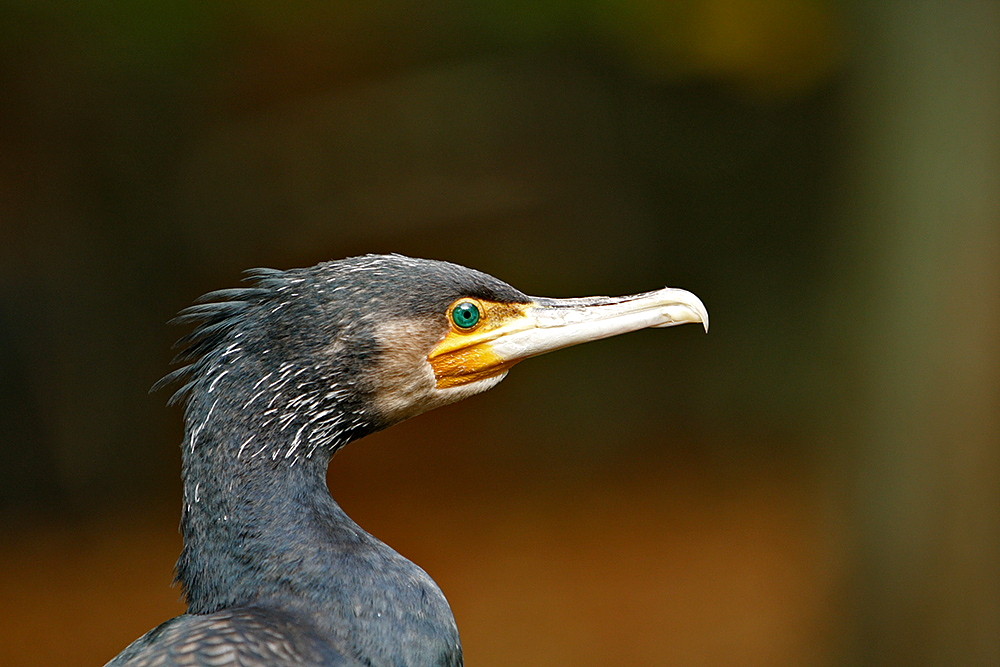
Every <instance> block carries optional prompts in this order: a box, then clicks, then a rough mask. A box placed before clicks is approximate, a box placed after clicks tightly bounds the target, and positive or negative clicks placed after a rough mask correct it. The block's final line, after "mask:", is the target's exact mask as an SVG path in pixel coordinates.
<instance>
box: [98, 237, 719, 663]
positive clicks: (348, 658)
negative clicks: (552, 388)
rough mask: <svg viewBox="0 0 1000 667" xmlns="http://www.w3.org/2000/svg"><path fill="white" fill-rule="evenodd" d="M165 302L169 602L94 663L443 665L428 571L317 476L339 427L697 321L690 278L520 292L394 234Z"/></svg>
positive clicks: (342, 440) (457, 653)
mask: <svg viewBox="0 0 1000 667" xmlns="http://www.w3.org/2000/svg"><path fill="white" fill-rule="evenodd" d="M246 274H247V275H246V280H247V284H246V285H244V286H241V287H236V288H230V289H222V290H218V291H214V292H209V293H208V294H206V295H204V296H203V297H201V298H200V299H198V300H196V301H195V303H194V305H192V306H190V307H188V308H186V309H184V310H182V311H180V313H179V314H178V316H177V317H176V318H175V319H174V320H172V321H173V322H175V323H179V324H186V325H194V326H193V328H192V330H191V331H190V333H188V334H187V335H185V336H184V337H182V338H181V339H180V340H179V341H178V346H179V347H180V348H181V349H180V352H179V354H178V356H177V358H176V359H175V363H176V364H178V366H177V368H175V370H173V371H172V372H170V373H169V374H168V375H166V376H165V377H164V378H163V379H162V380H160V381H159V382H158V383H156V385H154V387H153V388H154V389H158V388H161V387H165V386H168V385H172V386H175V387H178V388H177V389H176V391H175V393H174V394H173V396H172V397H171V399H170V403H172V404H174V403H183V405H184V436H183V440H182V443H181V451H182V465H181V475H182V480H183V508H182V518H181V533H182V536H183V549H182V552H181V555H180V557H179V559H178V562H177V567H176V580H177V582H179V583H180V585H181V587H182V589H183V592H184V596H185V599H186V603H187V611H186V613H184V614H182V615H180V616H177V617H175V618H172V619H170V620H168V621H166V622H164V623H162V624H161V625H159V626H158V627H156V628H154V629H152V630H150V631H149V632H147V633H146V634H145V635H143V636H142V637H140V638H139V639H137V640H135V641H134V642H132V643H131V644H130V645H128V646H127V647H126V648H125V649H124V650H123V651H122V652H121V653H120V654H119V655H118V656H117V657H115V658H113V659H112V660H111V661H110V662H109V663H107V665H108V666H113V667H124V666H128V667H147V666H154V665H183V666H188V665H190V666H203V665H213V666H217V665H244V666H253V667H256V666H264V665H268V666H272V667H285V666H292V665H367V666H369V667H381V666H388V665H392V666H397V667H398V666H409V667H430V666H440V667H457V666H460V665H462V664H463V657H462V644H461V641H460V638H459V633H458V627H457V625H456V622H455V618H454V615H453V614H452V611H451V608H450V606H449V604H448V601H447V599H446V598H445V596H444V594H443V592H442V591H441V589H440V588H439V587H438V585H437V584H436V583H435V582H434V581H433V580H432V579H431V577H430V576H428V575H427V573H426V572H424V570H423V569H421V568H420V567H419V566H418V565H416V564H414V563H412V562H410V561H409V560H407V559H406V558H404V557H403V556H401V555H399V554H398V553H396V552H395V551H394V550H393V549H392V548H390V547H389V546H387V545H386V544H384V543H383V542H381V541H380V540H378V539H377V538H375V537H374V536H372V535H371V534H369V533H368V532H366V531H365V530H364V529H362V528H361V527H360V526H359V525H358V524H356V523H355V522H354V521H353V520H352V519H351V518H350V517H349V516H348V515H347V514H346V513H345V512H344V511H343V510H342V509H341V508H340V506H339V505H338V504H337V502H336V501H335V500H334V499H333V497H332V495H331V493H330V491H329V489H328V487H327V481H326V473H327V468H328V466H329V464H330V460H331V457H332V456H333V455H334V454H335V453H336V452H337V451H338V450H339V449H340V448H341V447H343V446H344V445H346V444H347V443H349V442H352V441H354V440H357V439H359V438H362V437H364V436H365V435H368V434H370V433H373V432H376V431H379V430H381V429H384V428H386V427H389V426H391V425H393V424H396V423H398V422H400V421H402V420H404V419H408V418H410V417H413V416H416V415H418V414H420V413H423V412H426V411H428V410H431V409H433V408H435V407H439V406H443V405H446V404H449V403H453V402H455V401H458V400H461V399H463V398H466V397H468V396H472V395H474V394H478V393H481V392H483V391H486V390H488V389H490V388H491V387H494V386H495V385H496V384H497V383H498V382H500V381H501V380H502V379H503V378H504V377H505V376H506V375H507V373H508V371H509V370H510V369H511V367H512V366H514V365H515V364H517V363H518V362H520V361H522V360H524V359H527V358H529V357H533V356H536V355H539V354H542V353H545V352H549V351H552V350H556V349H560V348H564V347H568V346H570V345H575V344H577V343H583V342H586V341H591V340H597V339H600V338H606V337H609V336H615V335H618V334H622V333H626V332H630V331H634V330H637V329H643V328H646V327H669V326H674V325H678V324H684V323H700V324H702V325H703V326H704V328H705V331H706V332H707V331H708V313H707V311H706V309H705V306H704V305H703V304H702V302H701V301H700V300H699V299H698V297H696V296H695V295H694V294H692V293H690V292H688V291H685V290H682V289H674V288H663V289H659V290H655V291H651V292H645V293H642V294H635V295H630V296H623V297H585V298H573V299H555V298H543V297H531V296H527V295H526V294H524V293H522V292H521V291H519V290H517V289H515V288H514V287H512V286H510V285H508V284H507V283H505V282H503V281H501V280H499V279H497V278H494V277H492V276H490V275H488V274H486V273H483V272H480V271H477V270H474V269H469V268H466V267H463V266H460V265H458V264H453V263H449V262H444V261H439V260H430V259H417V258H411V257H406V256H403V255H398V254H391V255H363V256H358V257H351V258H347V259H340V260H333V261H327V262H322V263H320V264H318V265H316V266H312V267H309V268H294V269H288V270H278V269H252V270H250V271H247V272H246Z"/></svg>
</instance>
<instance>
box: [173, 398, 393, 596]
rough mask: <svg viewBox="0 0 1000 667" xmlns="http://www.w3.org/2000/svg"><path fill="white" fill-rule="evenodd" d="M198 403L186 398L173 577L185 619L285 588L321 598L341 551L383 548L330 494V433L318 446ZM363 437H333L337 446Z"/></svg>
mask: <svg viewBox="0 0 1000 667" xmlns="http://www.w3.org/2000/svg"><path fill="white" fill-rule="evenodd" d="M206 398H211V397H200V396H195V397H192V400H191V403H190V405H189V409H188V412H187V428H186V432H185V439H184V443H183V471H182V478H183V483H184V509H183V514H182V519H181V532H182V534H183V537H184V550H183V552H182V554H181V557H180V559H179V561H178V564H177V578H178V580H179V581H180V582H181V584H182V585H183V587H184V590H185V594H186V596H187V599H188V605H189V608H190V611H192V612H193V613H207V612H211V611H215V610H217V609H222V608H225V607H231V606H238V605H245V604H249V603H253V602H255V601H259V600H261V599H267V598H278V597H281V596H283V595H287V594H288V589H289V587H292V588H294V589H296V590H297V591H298V590H302V591H306V592H307V594H314V595H319V596H322V595H323V594H324V592H325V591H326V590H327V589H328V588H329V587H330V586H331V585H332V584H333V582H334V580H335V579H336V568H335V567H334V566H335V563H334V562H333V561H334V560H335V554H336V553H337V551H338V550H339V548H340V547H339V545H341V544H343V543H345V542H350V541H355V542H356V541H358V539H359V535H364V536H365V537H364V540H363V541H364V542H365V543H366V544H367V545H368V546H370V547H371V548H373V549H378V548H381V547H382V546H384V545H382V544H381V543H380V542H378V541H377V540H375V538H372V537H370V536H368V534H367V533H365V532H364V531H363V530H362V529H361V528H360V527H358V526H357V524H355V523H354V522H353V521H352V520H351V519H350V517H348V516H347V515H346V514H345V513H344V511H343V510H342V509H341V508H340V506H339V505H338V504H337V503H336V502H335V501H334V499H333V498H332V497H331V495H330V492H329V490H328V488H327V484H326V470H327V467H328V465H329V461H330V457H331V455H332V451H331V449H330V448H329V447H328V446H327V445H328V440H329V435H330V434H329V433H325V434H324V436H323V437H324V442H323V443H316V442H313V441H312V438H313V437H314V436H313V435H311V434H310V433H309V432H307V430H306V429H303V428H302V427H301V426H298V425H297V424H295V423H293V420H289V421H286V422H285V423H284V424H282V423H281V422H280V421H278V420H276V421H274V422H272V423H270V424H266V423H262V422H260V421H258V420H257V419H256V418H255V417H254V416H253V415H254V414H255V413H250V412H246V411H240V410H239V409H238V407H239V406H236V405H224V404H222V403H221V402H218V401H217V400H216V401H213V402H209V401H207V400H205V399H206ZM222 400H224V399H222ZM206 406H207V407H206ZM362 434H363V433H353V434H349V433H337V434H334V435H335V436H336V438H337V442H339V443H340V444H343V442H346V441H349V440H351V439H354V438H356V437H359V436H360V435H362ZM319 445H324V446H319ZM296 454H298V455H296ZM385 548H386V549H388V547H385Z"/></svg>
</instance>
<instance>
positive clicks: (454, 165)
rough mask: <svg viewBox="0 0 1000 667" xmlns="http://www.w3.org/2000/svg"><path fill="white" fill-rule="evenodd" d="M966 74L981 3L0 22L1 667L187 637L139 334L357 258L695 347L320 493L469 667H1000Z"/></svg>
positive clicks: (975, 155)
mask: <svg viewBox="0 0 1000 667" xmlns="http://www.w3.org/2000/svg"><path fill="white" fill-rule="evenodd" d="M998 34H1000V5H998V4H997V3H995V2H992V1H991V0H982V1H979V2H977V1H975V0H969V1H962V2H953V3H912V2H903V1H902V0H887V1H885V2H880V3H857V2H853V3H852V2H838V1H835V0H756V1H754V0H682V1H678V2H663V1H659V0H631V1H630V0H575V1H571V0H533V1H531V2H528V1H526V0H508V1H506V2H500V1H495V0H482V1H480V2H477V3H458V2H445V1H438V2H416V1H414V0H387V1H379V2H318V1H314V2H264V1H262V0H245V1H244V2H240V3H215V2H197V1H193V0H133V1H132V2H128V3H113V2H103V1H99V0H93V1H91V2H84V3H74V2H59V1H56V0H42V1H39V0H31V1H28V0H3V1H2V2H0V280H2V285H3V289H2V290H0V346H2V351H3V353H2V354H0V455H2V458H0V461H2V465H0V521H2V522H3V525H2V531H3V539H2V541H0V591H2V594H0V627H2V628H3V631H2V632H0V663H2V664H4V665H56V664H59V665H96V664H103V662H104V661H106V660H108V659H110V658H111V657H112V656H114V655H115V654H116V653H117V652H118V651H119V650H120V649H121V648H122V647H124V646H125V645H126V644H127V643H128V642H129V641H131V640H132V639H134V638H135V637H137V636H139V635H140V634H142V633H143V632H145V631H146V630H148V629H149V628H151V627H153V626H154V625H155V624H157V623H159V622H161V621H162V620H165V619H166V618H168V617H170V616H172V615H175V614H177V613H180V612H181V611H182V609H183V606H182V603H181V600H180V590H179V589H178V588H176V587H171V584H170V582H171V579H172V566H173V562H174V559H175V558H176V556H177V553H178V551H179V549H180V537H179V535H178V533H177V521H178V516H179V508H180V485H179V464H180V457H179V451H178V443H179V442H180V438H181V414H180V410H179V409H177V408H166V407H164V403H165V400H166V398H167V396H166V392H161V393H158V394H153V395H149V394H148V393H147V390H148V389H149V387H150V385H152V384H153V382H154V381H155V380H156V379H158V378H159V377H161V376H162V375H163V374H164V373H165V372H166V371H167V370H168V369H169V361H170V358H171V356H172V355H171V351H170V345H171V343H172V341H173V340H174V339H176V338H177V337H179V336H180V335H181V333H182V332H181V331H178V330H176V329H175V328H172V327H168V326H166V325H165V324H164V323H165V322H166V321H167V320H168V319H170V317H172V315H173V314H174V313H175V312H176V311H177V310H179V309H180V308H182V307H184V306H185V305H188V304H189V303H190V302H191V301H192V300H193V299H194V298H196V297H197V296H198V295H200V294H202V293H204V292H206V291H209V290H212V289H218V288H222V287H229V286H234V285H237V284H238V282H239V280H240V277H241V274H240V272H241V270H243V269H245V268H249V267H256V266H270V267H278V268H288V267H293V266H305V265H310V264H313V263H316V262H318V261H321V260H325V259H331V258H337V257H344V256H349V255H354V254H360V253H366V252H390V251H391V252H401V253H405V254H410V255H416V256H423V257H432V258H439V259H447V260H452V261H456V262H459V263H462V264H466V265H469V266H472V267H476V268H479V269H482V270H484V271H487V272H489V273H492V274H494V275H496V276H498V277H500V278H502V279H504V280H506V281H508V282H510V283H512V284H514V285H515V286H517V287H519V288H520V289H522V290H523V291H525V292H527V293H529V294H539V295H546V296H580V295H590V294H621V293H631V292H637V291H642V290H647V289H651V288H655V287H659V286H661V285H664V284H669V285H671V286H677V287H684V288H687V289H690V290H692V291H693V292H695V293H696V294H698V295H699V296H700V297H701V298H702V299H703V300H704V301H705V303H706V304H707V306H708V308H709V311H710V313H711V316H712V331H711V333H710V334H709V335H707V336H706V335H704V334H703V333H702V332H701V331H700V330H699V329H698V328H697V327H682V328H679V329H672V330H667V331H659V330H656V331H643V332H639V333H636V334H632V335H629V336H625V337H622V338H616V339H611V340H607V341H602V342H599V343H592V344H589V345H586V346H582V347H580V348H573V349H570V350H566V351H563V352H559V353H558V354H553V355H550V356H546V357H543V358H539V359H536V360H533V361H531V362H528V363H525V364H523V365H521V366H518V368H517V369H516V370H515V371H514V372H513V373H512V374H511V376H510V377H509V378H508V380H507V381H506V382H505V383H503V384H502V385H501V386H500V387H499V388H497V389H495V390H494V391H492V392H490V393H488V394H486V395H484V396H481V397H477V398H475V399H471V400H469V401H466V402H464V403H460V404H457V405H455V406H452V407H449V408H445V409H441V410H438V411H436V412H433V413H430V414H427V415H424V416H422V417H420V418H418V419H415V420H412V421H410V422H407V423H405V424H402V425H400V426H398V427H395V428H393V429H390V430H389V431H387V432H384V433H380V434H378V435H376V436H372V437H370V438H368V439H367V440H365V441H363V442H361V443H357V444H354V445H352V446H350V447H348V448H347V449H346V450H344V451H343V452H341V453H340V454H339V455H338V456H337V457H336V459H335V460H334V463H333V465H332V466H331V472H330V485H331V488H332V489H333V490H334V495H335V496H336V497H337V499H338V500H339V501H340V502H341V504H342V505H343V506H344V507H345V509H346V510H347V511H348V512H349V513H350V514H351V515H352V516H353V517H354V518H355V519H356V520H357V521H358V522H359V523H361V524H362V525H363V526H365V527H366V528H367V529H368V530H370V531H371V532H373V533H375V534H376V535H378V536H379V537H380V538H382V539H383V540H385V541H386V542H388V543H389V544H390V545H392V546H393V547H395V548H396V549H397V550H399V551H400V552H401V553H403V554H404V555H406V556H407V557H409V558H411V559H412V560H414V561H416V562H417V563H419V564H420V565H422V566H423V567H424V568H425V569H426V570H427V571H428V572H429V573H430V574H431V575H432V576H433V577H434V578H435V579H436V580H437V581H438V582H439V583H440V584H441V586H442V588H443V589H444V591H445V592H446V594H447V595H448V597H449V599H450V601H451V603H452V605H453V608H454V611H455V614H456V616H457V618H458V622H459V627H460V629H461V630H462V635H463V640H464V644H465V649H466V657H467V662H468V664H470V665H473V666H477V667H483V666H490V665H497V666H499V665H619V664H634V665H843V664H865V665H872V664H887V665H897V664H898V665H944V664H950V665H988V664H992V665H995V664H1000V298H998V294H1000V51H998V42H997V35H998ZM456 424H459V425H460V427H461V428H460V429H456ZM467 429H473V430H474V431H475V433H476V437H475V438H474V439H473V440H472V441H471V442H470V441H468V440H465V441H461V442H458V441H456V440H455V439H454V438H453V437H451V434H452V433H455V432H458V430H462V431H465V430H467Z"/></svg>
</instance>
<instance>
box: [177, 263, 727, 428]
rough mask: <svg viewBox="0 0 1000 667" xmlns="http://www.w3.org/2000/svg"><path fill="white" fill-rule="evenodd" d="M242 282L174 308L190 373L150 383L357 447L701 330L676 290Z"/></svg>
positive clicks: (452, 273) (346, 274)
mask: <svg viewBox="0 0 1000 667" xmlns="http://www.w3.org/2000/svg"><path fill="white" fill-rule="evenodd" d="M250 279H251V280H252V281H253V282H254V283H255V284H254V286H253V287H249V288H240V289H236V290H222V291H219V292H213V293H210V294H208V295H206V296H205V297H203V298H202V299H201V301H202V303H200V304H198V305H195V306H192V307H191V308H188V309H186V310H185V311H182V313H181V315H180V316H179V317H178V318H177V319H179V320H181V321H189V320H195V321H198V322H200V326H199V327H198V328H197V329H195V331H194V332H192V333H191V334H189V335H188V336H187V337H185V338H184V339H182V344H183V345H184V346H185V347H186V349H185V351H184V352H182V354H181V355H179V358H180V360H181V361H187V362H190V363H189V365H188V366H185V367H183V368H180V369H178V370H177V371H174V373H172V374H171V375H169V376H167V377H166V378H164V380H163V381H161V382H170V381H172V380H174V379H185V380H186V381H187V382H186V384H185V385H184V386H183V387H182V388H181V389H180V390H179V391H178V393H177V394H175V398H179V397H181V396H185V395H187V396H188V397H189V412H190V409H191V404H192V403H194V402H195V399H196V398H202V399H204V398H206V397H207V396H208V395H209V394H212V393H215V392H219V393H220V394H221V393H222V392H223V390H225V392H226V393H228V394H239V402H240V403H241V405H242V406H243V408H244V412H247V413H255V414H257V413H259V414H264V413H266V412H267V411H268V410H271V411H272V412H275V413H276V417H275V418H276V419H277V421H274V420H273V419H272V420H271V421H267V422H264V423H262V424H258V426H259V427H261V428H263V427H264V426H269V425H275V424H281V423H282V422H281V420H284V426H282V428H289V427H290V428H292V429H296V428H302V429H304V428H306V427H308V426H309V424H313V425H315V426H316V427H317V428H319V427H320V426H322V425H324V424H331V423H333V424H335V425H337V426H338V428H339V431H340V432H346V431H350V432H351V433H353V434H354V436H353V437H357V435H363V434H364V433H366V432H371V431H373V430H377V429H380V428H384V427H385V426H389V425H391V424H393V423H396V422H399V421H401V420H403V419H406V418H408V417H412V416H414V415H417V414H420V413H422V412H426V411H427V410H430V409H432V408H435V407H439V406H442V405H446V404H448V403H453V402H455V401H458V400H461V399H463V398H465V397H468V396H471V395H473V394H477V393H480V392H482V391H485V390H487V389H490V388H491V387H493V386H495V385H496V384H497V383H499V382H500V381H501V380H502V379H503V378H504V377H505V376H506V374H507V372H508V371H509V370H510V368H511V367H512V366H514V365H515V364H517V363H518V362H520V361H523V360H524V359H527V358H529V357H533V356H537V355H540V354H544V353H545V352H550V351H552V350H557V349H560V348H564V347H568V346H571V345H576V344H578V343H583V342H587V341H591V340H598V339H601V338H607V337H609V336H615V335H618V334H622V333H627V332H629V331H635V330H637V329H643V328H647V327H669V326H674V325H678V324H684V323H689V322H690V323H701V324H702V325H703V326H704V327H705V330H706V331H707V330H708V313H707V311H706V310H705V307H704V305H703V304H702V302H701V301H700V300H699V299H698V297H696V296H695V295H693V294H691V293H690V292H687V291H684V290H680V289H672V288H664V289H660V290H656V291H652V292H646V293H643V294H636V295H631V296H623V297H604V296H599V297H587V298H576V299H552V298H542V297H531V296H527V295H525V294H524V293H522V292H520V291H519V290H517V289H515V288H514V287H511V286H510V285H508V284H507V283H504V282H503V281H500V280H498V279H496V278H494V277H492V276H489V275H487V274H485V273H482V272H480V271H476V270H473V269H468V268H465V267H462V266H459V265H456V264H451V263H448V262H441V261H434V260H426V259H413V258H409V257H403V256H401V255H366V256H363V257H354V258H349V259H344V260H337V261H332V262H325V263H322V264H319V265H317V266H314V267H310V268H306V269H291V270H288V271H275V270H270V269H266V270H255V271H251V272H250ZM201 404H202V408H200V411H201V412H205V410H206V409H207V408H205V407H204V405H206V404H207V402H206V401H205V400H202V401H201ZM317 415H319V416H317ZM196 417H197V416H196ZM190 421H191V419H190V418H189V422H190ZM196 421H197V419H196ZM299 424H302V425H303V426H301V427H299V426H298V425H299ZM335 430H336V429H334V428H333V427H330V428H329V429H328V433H334V432H335ZM297 432H301V431H297ZM346 439H352V438H346ZM346 439H344V438H340V439H338V438H331V443H332V444H333V446H334V447H336V446H339V445H340V444H343V441H346Z"/></svg>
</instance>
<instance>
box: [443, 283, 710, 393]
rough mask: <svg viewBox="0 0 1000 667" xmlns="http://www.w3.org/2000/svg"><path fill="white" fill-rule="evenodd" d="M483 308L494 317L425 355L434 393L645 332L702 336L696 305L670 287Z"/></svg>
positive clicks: (702, 313)
mask: <svg viewBox="0 0 1000 667" xmlns="http://www.w3.org/2000/svg"><path fill="white" fill-rule="evenodd" d="M484 305H485V306H486V312H487V313H491V312H496V313H497V317H494V318H487V321H486V322H485V323H484V326H482V327H481V328H478V329H476V330H475V331H472V332H461V331H451V332H450V333H449V334H448V335H447V336H446V337H445V339H444V340H443V341H441V343H439V344H438V345H437V346H436V347H435V348H434V349H433V350H432V351H431V353H430V354H429V355H428V360H429V361H430V363H431V367H432V368H433V369H434V374H435V376H436V378H437V385H438V387H439V388H445V387H455V386H459V385H463V384H468V383H470V382H475V381H477V380H482V379H485V378H489V377H493V376H496V375H500V374H502V373H505V372H506V371H507V370H508V369H509V368H510V367H511V366H513V365H514V364H516V363H517V362H519V361H521V360H523V359H527V358H529V357H535V356H538V355H540V354H545V353H546V352H551V351H553V350H559V349H562V348H564V347H569V346H571V345H576V344H578V343H586V342H587V341H592V340H600V339H601V338H608V337H610V336H617V335H619V334H623V333H628V332H630V331H637V330H639V329H645V328H647V327H672V326H676V325H678V324H688V323H701V324H702V325H703V326H704V327H705V331H706V332H707V331H708V311H707V310H706V309H705V305H704V304H703V303H702V302H701V299H699V298H698V297H696V296H695V295H694V294H692V293H691V292H688V291H686V290H682V289H673V288H670V287H665V288H663V289H660V290H656V291H653V292H645V293H643V294H634V295H631V296H620V297H607V296H595V297H585V298H579V299H548V298H541V297H539V298H533V299H532V301H531V302H530V303H526V304H516V305H517V308H511V304H503V306H504V307H493V306H499V305H500V304H489V303H487V304H484Z"/></svg>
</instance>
